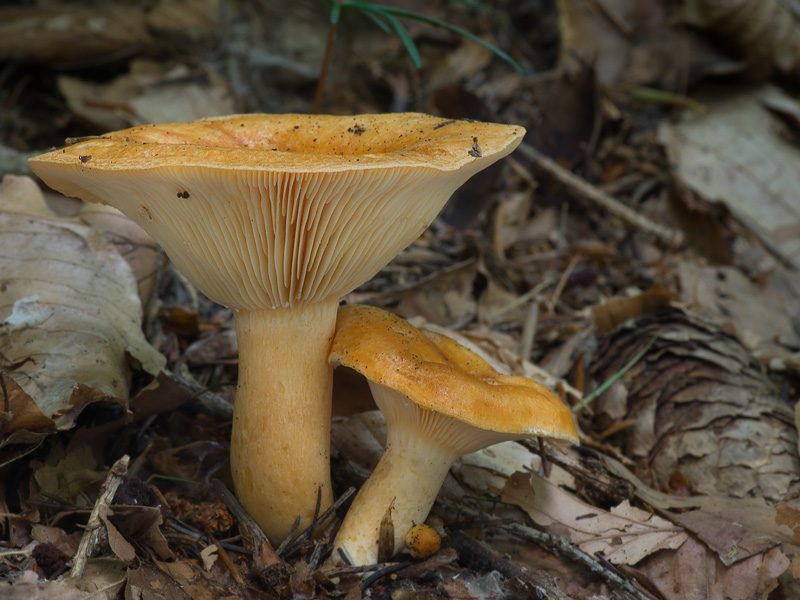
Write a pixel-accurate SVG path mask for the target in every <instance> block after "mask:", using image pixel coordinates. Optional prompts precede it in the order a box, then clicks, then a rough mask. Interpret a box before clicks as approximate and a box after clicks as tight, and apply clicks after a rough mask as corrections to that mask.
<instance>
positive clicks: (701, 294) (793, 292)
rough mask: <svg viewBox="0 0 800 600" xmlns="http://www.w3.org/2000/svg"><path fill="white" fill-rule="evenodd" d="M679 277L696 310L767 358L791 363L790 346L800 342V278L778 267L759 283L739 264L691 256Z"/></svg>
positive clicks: (684, 297) (683, 293) (686, 300)
mask: <svg viewBox="0 0 800 600" xmlns="http://www.w3.org/2000/svg"><path fill="white" fill-rule="evenodd" d="M678 276H679V279H680V285H681V299H682V301H683V302H684V303H685V304H686V305H687V306H689V307H690V308H691V309H692V310H696V311H697V312H699V313H701V314H703V315H706V316H708V317H710V318H712V319H714V320H715V321H716V322H717V323H719V324H721V325H723V326H725V327H726V328H729V329H730V330H732V331H733V332H735V333H736V336H737V337H738V338H739V340H740V341H741V342H742V343H743V344H744V345H745V346H747V347H748V348H749V349H750V350H752V351H753V352H754V353H755V355H756V356H757V357H758V358H759V359H760V360H761V361H762V362H764V363H767V362H769V360H770V359H772V358H776V357H777V358H784V359H789V360H787V362H791V352H790V350H788V349H787V348H797V347H798V346H800V330H798V328H797V326H796V323H797V322H798V319H800V303H798V302H797V298H798V297H800V278H798V277H797V276H796V275H794V274H793V273H789V272H786V273H783V272H781V271H780V270H776V271H774V272H773V273H772V274H771V275H770V276H769V277H768V279H767V281H766V282H762V283H761V284H760V285H758V284H756V283H755V282H753V281H751V280H750V279H749V278H748V277H747V276H745V275H744V274H743V273H742V272H741V271H740V270H739V269H736V268H733V267H724V266H720V267H713V266H701V265H697V264H695V263H692V262H689V261H684V262H681V264H680V265H679V266H678Z"/></svg>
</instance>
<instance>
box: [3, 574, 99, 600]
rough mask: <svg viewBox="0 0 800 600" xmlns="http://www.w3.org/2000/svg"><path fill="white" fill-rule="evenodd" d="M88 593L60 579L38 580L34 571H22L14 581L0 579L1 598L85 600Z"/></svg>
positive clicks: (19, 599) (20, 599)
mask: <svg viewBox="0 0 800 600" xmlns="http://www.w3.org/2000/svg"><path fill="white" fill-rule="evenodd" d="M87 596H88V594H86V593H84V592H81V591H80V590H78V589H77V588H76V587H75V586H73V585H70V584H68V583H62V582H60V581H42V582H39V576H38V575H37V574H36V572H35V571H24V572H23V573H22V574H20V575H19V576H18V577H17V580H16V581H15V582H14V583H7V582H5V581H0V598H3V600H87Z"/></svg>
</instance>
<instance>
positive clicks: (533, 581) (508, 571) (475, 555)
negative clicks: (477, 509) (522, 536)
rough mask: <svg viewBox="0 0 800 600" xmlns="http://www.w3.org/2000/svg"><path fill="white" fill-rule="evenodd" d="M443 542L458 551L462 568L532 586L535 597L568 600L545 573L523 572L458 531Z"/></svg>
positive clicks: (530, 570)
mask: <svg viewBox="0 0 800 600" xmlns="http://www.w3.org/2000/svg"><path fill="white" fill-rule="evenodd" d="M446 543H447V545H448V546H449V547H452V548H454V549H455V550H456V551H457V552H458V557H459V562H460V563H461V564H462V565H465V566H467V567H472V568H476V569H480V570H482V571H484V572H488V571H497V572H498V573H501V574H502V575H503V576H504V577H506V578H508V579H511V578H512V577H516V578H518V579H520V580H521V581H523V582H525V584H527V585H529V586H531V587H533V588H534V589H535V590H536V592H537V594H536V596H535V597H538V598H548V600H569V596H567V594H565V593H564V592H563V591H561V588H560V587H559V586H558V583H557V582H556V581H555V579H554V578H553V577H552V576H551V575H550V574H549V573H547V572H546V571H544V570H542V571H539V570H534V569H526V568H525V567H523V566H521V565H519V564H517V563H515V562H513V561H511V560H509V559H507V558H506V557H505V556H502V555H501V554H500V553H499V552H497V551H496V550H494V549H493V548H490V547H488V546H486V545H484V544H482V543H481V542H479V541H478V540H476V539H474V538H473V537H471V536H469V535H466V534H464V533H462V532H460V531H459V532H455V533H452V534H451V535H450V536H449V538H448V540H447V542H446Z"/></svg>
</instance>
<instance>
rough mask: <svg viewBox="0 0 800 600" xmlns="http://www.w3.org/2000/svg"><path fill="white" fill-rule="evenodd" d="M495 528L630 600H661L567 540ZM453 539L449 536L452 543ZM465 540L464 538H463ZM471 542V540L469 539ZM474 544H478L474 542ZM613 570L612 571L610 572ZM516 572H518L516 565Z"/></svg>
mask: <svg viewBox="0 0 800 600" xmlns="http://www.w3.org/2000/svg"><path fill="white" fill-rule="evenodd" d="M458 510H459V512H461V513H462V514H466V515H468V516H469V517H471V518H473V519H474V518H479V517H480V516H481V514H480V512H479V511H477V510H474V509H471V508H468V507H466V506H461V505H460V506H459V507H458ZM497 527H498V528H500V529H505V530H506V531H511V532H512V533H514V534H515V535H517V536H519V537H521V538H523V539H526V540H528V541H531V542H533V543H534V544H536V545H537V546H539V547H540V548H542V549H543V550H546V551H547V552H550V553H551V554H557V553H561V554H563V555H564V556H566V557H567V558H569V559H570V560H573V561H574V562H576V563H578V564H580V565H583V566H584V567H586V568H587V569H589V570H590V571H591V572H592V573H594V574H595V575H598V576H599V577H601V578H602V579H604V580H605V581H606V582H607V583H609V584H610V585H611V586H613V587H616V588H617V589H618V590H620V591H622V592H624V593H625V594H627V595H628V596H629V597H630V598H633V599H634V600H662V599H660V598H655V597H654V596H652V595H651V594H649V593H648V592H646V591H644V590H641V589H640V588H638V587H636V586H635V585H633V583H631V582H630V581H629V580H628V579H626V578H625V577H624V576H623V575H621V574H620V573H619V571H618V570H617V569H616V567H613V565H610V563H608V562H607V561H604V560H599V559H598V558H595V557H594V556H591V555H590V554H587V553H586V552H584V551H583V550H581V549H580V548H579V547H578V546H577V545H576V544H573V543H572V542H571V541H569V540H568V539H567V538H565V537H563V536H560V535H557V534H554V533H546V532H544V531H540V530H538V529H535V528H533V527H528V526H527V525H523V524H521V523H516V522H512V523H497ZM454 537H455V536H451V539H452V538H454ZM465 537H466V536H465ZM469 539H471V538H469ZM474 543H477V542H474ZM611 567H613V568H611ZM515 568H519V567H518V566H517V565H515Z"/></svg>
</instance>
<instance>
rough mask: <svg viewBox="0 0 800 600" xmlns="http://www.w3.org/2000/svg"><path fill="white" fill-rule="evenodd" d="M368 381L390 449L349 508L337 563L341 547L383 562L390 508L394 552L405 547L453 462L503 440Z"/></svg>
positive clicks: (356, 560) (355, 556) (352, 555)
mask: <svg viewBox="0 0 800 600" xmlns="http://www.w3.org/2000/svg"><path fill="white" fill-rule="evenodd" d="M369 385H370V389H371V390H372V394H373V397H374V398H375V402H376V404H377V405H378V407H379V408H380V409H381V412H382V413H383V415H384V418H385V419H386V427H387V439H386V450H385V451H384V454H383V456H382V457H381V459H380V461H379V462H378V465H377V466H376V467H375V470H374V471H373V472H372V474H371V475H370V476H369V479H367V481H366V482H365V483H364V485H363V486H361V489H360V490H359V492H358V495H357V496H356V498H355V500H353V504H352V505H351V507H350V509H349V510H348V511H347V516H346V517H345V519H344V522H343V523H342V526H341V528H340V529H339V533H338V534H337V536H336V540H335V543H334V548H333V560H334V562H335V563H339V562H341V557H340V554H339V549H340V548H341V549H342V551H343V552H344V554H345V555H346V556H347V558H348V560H349V561H350V563H351V564H353V565H373V564H375V563H377V562H378V536H379V533H380V524H381V520H382V519H383V518H384V515H386V512H387V510H388V509H389V507H390V506H391V507H392V510H391V520H392V525H393V528H394V551H393V552H392V555H394V554H395V553H397V552H399V551H400V550H402V549H403V548H404V547H405V541H406V534H407V533H408V532H409V531H410V530H411V528H412V527H413V526H414V525H418V524H420V523H424V522H425V519H426V518H427V517H428V513H429V512H430V510H431V507H432V506H433V503H434V501H435V500H436V496H437V495H438V494H439V490H440V489H441V487H442V484H443V483H444V480H445V477H447V472H448V471H449V470H450V467H451V466H452V464H453V463H454V462H455V461H456V460H457V459H458V458H460V457H461V456H463V455H464V454H467V453H469V452H474V451H476V450H479V449H481V448H484V447H486V446H489V445H491V444H493V443H497V442H500V441H503V439H498V436H497V434H496V433H494V432H491V433H487V432H485V431H483V430H480V429H478V428H476V427H472V426H470V425H467V424H465V423H461V422H460V421H457V420H455V419H451V418H450V417H446V416H443V415H440V414H438V413H435V412H433V411H429V410H426V409H424V408H420V407H419V406H417V405H416V404H414V403H413V402H411V401H410V400H408V398H407V397H406V396H404V395H403V394H401V393H400V392H397V391H394V390H391V389H389V388H386V387H383V386H381V385H379V384H376V383H374V382H372V381H370V382H369ZM510 437H516V436H510ZM504 439H508V438H504Z"/></svg>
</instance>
